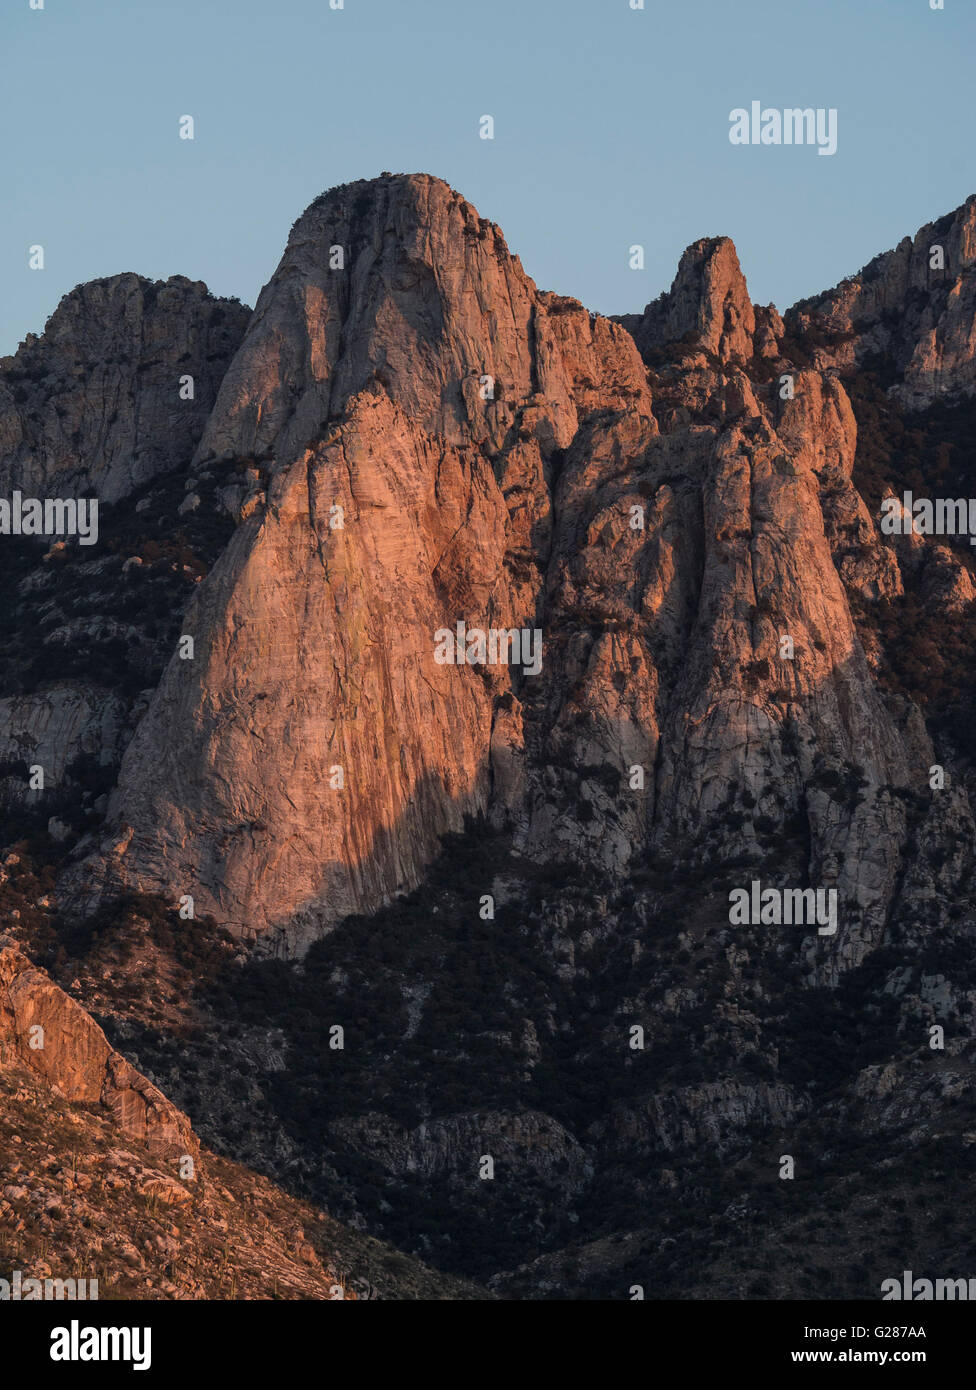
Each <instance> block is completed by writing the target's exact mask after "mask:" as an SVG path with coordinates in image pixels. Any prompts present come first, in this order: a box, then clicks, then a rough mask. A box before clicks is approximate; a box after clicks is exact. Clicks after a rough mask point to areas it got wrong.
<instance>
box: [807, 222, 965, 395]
mask: <svg viewBox="0 0 976 1390" xmlns="http://www.w3.org/2000/svg"><path fill="white" fill-rule="evenodd" d="M974 265H976V197H972V198H967V200H966V202H965V203H963V205H962V207H960V208H957V209H956V211H955V212H954V213H950V214H949V215H948V216H946V217H941V218H939V219H938V221H936V222H930V223H928V224H927V225H926V226H924V227H922V228H921V230H920V231H918V232H917V233H916V234H915V236H914V237H905V238H904V239H903V240H902V241H900V242H899V243H898V246H897V247H896V248H895V249H894V251H888V252H886V253H885V254H883V255H881V256H876V257H875V258H874V260H873V261H871V262H869V264H868V265H866V266H865V267H864V269H863V270H862V271H861V272H860V273H859V274H858V275H855V276H853V277H852V278H851V279H849V280H844V281H842V283H841V284H840V285H838V286H837V287H836V288H835V289H833V290H828V291H827V292H826V293H825V294H822V295H818V296H817V297H816V298H814V299H808V300H804V301H802V302H801V303H799V304H797V305H795V306H794V307H793V309H792V310H790V313H789V314H788V315H787V326H788V330H789V331H790V332H792V333H794V334H796V335H798V336H801V337H802V336H804V335H810V331H811V329H812V330H814V332H815V334H816V335H817V336H820V335H823V334H826V335H829V336H831V337H833V338H834V339H835V340H836V341H834V342H833V343H832V344H831V345H830V346H827V347H823V348H820V350H819V351H818V352H817V354H816V357H817V365H818V366H821V365H823V366H846V367H850V366H854V365H863V364H864V363H865V362H870V361H871V359H872V358H878V357H881V358H887V359H889V362H890V365H891V367H892V369H893V372H894V375H895V376H896V378H897V385H896V394H897V396H898V398H899V399H900V400H901V401H902V402H903V403H904V404H905V405H906V406H908V407H910V408H913V409H919V408H922V407H924V406H928V405H931V404H932V403H933V402H935V401H946V400H948V401H952V400H957V399H959V398H960V397H965V396H972V395H973V393H974V392H976V336H974V335H976V329H974V321H976V277H974V275H973V266H974Z"/></svg>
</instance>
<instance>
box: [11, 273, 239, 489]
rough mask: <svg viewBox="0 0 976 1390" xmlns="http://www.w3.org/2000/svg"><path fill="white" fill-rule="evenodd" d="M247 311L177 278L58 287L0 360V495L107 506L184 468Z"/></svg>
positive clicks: (119, 278) (121, 278)
mask: <svg viewBox="0 0 976 1390" xmlns="http://www.w3.org/2000/svg"><path fill="white" fill-rule="evenodd" d="M248 318H249V311H248V310H247V309H246V308H245V307H244V306H243V305H242V304H239V303H238V302H237V301H236V300H229V299H216V298H214V296H212V295H211V294H210V293H209V292H208V290H207V287H206V285H204V284H202V283H201V282H200V281H194V280H187V279H186V278H185V277H184V276H182V275H173V276H171V277H170V278H169V279H168V280H166V281H158V280H157V281H152V280H147V279H145V278H144V277H143V276H141V275H132V274H123V275H113V276H110V277H109V278H107V279H104V280H91V281H89V282H88V283H87V284H84V285H79V286H78V287H77V289H74V290H72V291H71V293H70V294H66V295H65V296H64V298H63V299H62V300H61V303H60V304H59V305H58V307H57V309H56V310H55V311H54V313H53V314H52V315H51V317H50V319H49V320H48V323H47V327H46V328H45V330H44V332H43V334H41V335H40V336H39V337H36V336H34V335H33V334H32V335H29V336H28V338H27V340H26V341H25V342H24V343H22V344H21V346H20V348H19V349H18V350H17V352H16V353H15V354H14V356H12V357H7V358H4V359H3V360H2V361H0V494H2V495H4V496H9V493H10V492H11V491H12V490H13V489H15V488H19V489H21V490H22V491H23V492H24V493H25V495H26V496H29V497H73V496H78V495H94V496H96V497H98V499H99V500H100V501H102V502H116V501H118V499H119V498H120V497H123V496H125V495H126V494H127V493H129V492H132V491H133V490H134V489H135V488H137V487H139V486H141V485H142V484H143V483H146V482H147V481H149V479H150V478H153V477H155V476H157V475H159V474H161V473H166V472H169V471H171V470H172V469H174V468H177V467H180V466H185V465H186V463H187V462H188V461H189V459H190V458H191V457H192V454H193V451H194V449H195V447H196V445H197V441H198V440H199V438H200V434H201V431H202V429H203V426H204V424H205V422H206V420H207V417H208V415H209V413H210V410H211V407H212V406H213V403H214V397H215V396H216V393H217V388H218V386H219V385H220V382H221V380H222V379H223V376H224V373H225V371H226V370H227V364H228V363H229V361H230V359H231V357H232V356H233V354H234V352H235V351H236V350H237V348H238V346H239V344H240V341H241V338H242V337H243V334H244V329H245V327H246V325H247V321H248ZM185 377H192V378H193V395H192V398H186V397H187V390H186V389H182V390H181V387H182V386H183V383H182V382H181V378H185Z"/></svg>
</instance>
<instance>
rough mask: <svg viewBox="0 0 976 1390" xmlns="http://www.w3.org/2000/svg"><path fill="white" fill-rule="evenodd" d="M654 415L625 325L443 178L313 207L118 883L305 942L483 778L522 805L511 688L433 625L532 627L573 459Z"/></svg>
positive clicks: (641, 432) (127, 791)
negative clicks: (237, 488)
mask: <svg viewBox="0 0 976 1390" xmlns="http://www.w3.org/2000/svg"><path fill="white" fill-rule="evenodd" d="M331 248H341V250H342V252H343V255H344V258H345V269H343V270H341V271H340V270H332V269H330V257H332V256H333V255H334V252H333V250H332V249H331ZM597 421H599V424H598V423H597ZM654 429H655V426H654V422H653V416H652V413H651V408H650V397H649V393H648V390H647V385H646V381H645V374H644V371H643V367H642V364H641V362H640V358H639V356H638V354H637V352H636V350H635V347H634V344H633V341H632V340H631V338H630V337H629V336H628V335H627V334H626V333H625V332H624V331H623V330H622V329H621V328H619V327H617V326H615V325H613V324H610V323H608V322H606V321H605V320H600V319H593V318H592V317H591V316H590V315H588V314H587V313H586V312H585V311H584V310H583V309H582V308H581V307H580V306H579V305H577V304H576V303H575V302H573V301H566V300H559V299H557V298H556V297H555V296H552V295H540V294H539V293H538V292H537V291H536V289H535V287H534V286H533V284H532V282H531V281H530V280H528V279H527V277H526V276H525V275H524V273H523V271H522V270H521V267H520V265H519V263H518V261H517V260H516V259H513V258H512V257H511V256H510V255H509V253H508V251H507V249H506V247H505V244H504V241H503V239H502V237H501V234H500V233H499V232H498V231H497V229H495V228H493V227H491V225H490V224H488V223H486V222H484V221H483V220H482V219H479V218H478V217H477V215H476V214H475V212H474V210H473V209H472V208H471V207H470V206H469V205H468V204H467V203H465V202H464V200H463V199H461V198H460V197H458V195H456V194H455V193H453V192H452V191H451V190H450V189H448V188H447V186H446V185H444V184H442V183H440V182H439V181H437V180H433V179H427V178H423V177H411V178H401V179H396V180H392V181H390V182H389V183H380V184H378V185H375V186H367V185H352V186H350V187H349V188H347V189H343V190H338V191H337V192H335V193H333V194H330V195H327V197H326V198H325V199H323V200H320V201H319V202H317V203H316V204H313V206H312V207H311V208H310V210H309V211H308V213H306V215H305V216H304V217H303V218H302V219H301V220H300V221H299V222H298V224H296V227H295V229H294V231H293V233H292V237H291V239H290V242H289V246H288V249H287V251H286V253H285V256H284V259H283V261H282V264H281V266H280V267H279V269H278V271H277V273H276V275H275V277H274V278H273V280H272V281H271V283H270V284H269V286H268V287H267V288H266V289H265V290H264V291H263V293H262V295H261V297H260V300H259V302H258V305H257V307H256V309H255V313H254V318H253V321H252V324H251V327H250V329H249V331H248V333H247V336H246V338H245V342H244V344H243V345H242V347H241V350H240V352H239V353H238V355H237V357H236V359H235V361H234V363H233V364H232V366H231V368H230V370H229V372H228V375H227V378H226V380H225V382H224V385H223V387H222V388H221V392H220V396H219V399H218V402H217V405H216V408H215V410H214V413H213V416H212V418H211V420H210V423H209V424H208V427H207V430H206V432H205V434H204V437H203V439H202V440H201V443H200V447H199V450H198V455H197V461H196V465H195V466H199V467H202V468H206V467H208V466H212V464H213V463H214V461H216V462H217V463H218V464H219V462H220V461H221V460H222V459H225V458H227V457H231V458H233V459H237V460H240V459H257V460H260V461H261V462H262V464H263V466H264V467H265V469H266V472H267V483H266V496H265V497H264V498H261V499H260V500H259V501H258V505H257V506H256V509H255V510H253V511H252V513H251V515H249V516H248V517H247V518H246V519H245V520H244V521H243V523H242V525H241V526H240V527H239V529H238V531H237V532H236V534H235V536H234V539H233V541H232V543H231V545H230V546H229V548H228V550H227V552H226V553H225V554H224V556H223V557H222V558H221V561H220V563H219V564H218V566H217V568H216V570H215V571H214V573H213V575H212V576H211V578H210V579H209V580H208V582H207V583H206V584H205V585H204V586H203V587H202V588H201V591H200V593H199V596H198V598H197V601H196V602H195V603H194V604H193V606H192V607H191V609H190V611H189V612H188V614H187V617H186V621H185V624H184V628H185V631H186V632H188V633H190V634H192V635H194V636H195V639H196V644H197V647H196V657H195V659H194V660H193V661H192V662H190V661H183V660H180V659H179V658H178V657H176V658H174V660H173V661H172V662H171V664H170V666H169V669H168V671H167V673H166V676H165V677H164V680H163V682H162V684H161V686H160V689H159V691H158V693H157V695H156V697H155V699H154V701H153V704H152V707H151V709H150V712H149V714H148V716H147V718H146V720H145V721H144V722H143V723H142V725H141V726H140V728H139V731H138V733H137V735H136V738H135V740H134V741H133V743H132V745H131V747H130V749H129V751H128V754H127V756H126V761H125V767H124V770H123V772H122V775H121V777H120V781H119V786H118V791H117V794H116V796H115V797H114V798H113V803H112V809H111V813H110V814H111V815H112V817H113V818H116V819H117V820H118V822H119V824H120V827H122V828H121V830H120V844H121V845H122V848H121V852H120V859H121V863H120V868H121V871H122V872H123V874H124V875H125V877H126V879H127V880H128V881H130V882H133V883H136V884H138V885H139V886H141V887H144V888H145V887H152V888H155V889H159V890H160V891H164V892H165V891H173V890H174V889H175V887H176V885H177V884H178V883H179V884H181V885H184V886H185V891H188V892H190V891H192V892H194V894H195V897H196V899H197V902H198V903H199V904H200V905H201V907H202V909H203V910H205V911H208V912H211V911H212V912H214V913H215V914H216V915H218V917H219V918H220V919H221V920H224V921H226V922H228V923H230V924H232V925H233V926H234V927H236V928H237V929H241V928H243V927H245V926H250V927H254V928H256V929H258V930H259V931H260V930H263V929H265V928H266V927H268V926H269V925H278V924H286V923H288V924H289V926H290V928H291V927H292V925H293V924H292V920H291V919H293V918H294V917H295V914H296V913H303V912H304V911H305V909H309V912H310V913H311V914H312V915H313V916H314V917H315V918H316V920H315V921H313V922H312V923H311V925H310V926H309V927H308V928H307V931H309V932H313V933H314V932H315V931H318V930H320V929H321V926H322V925H323V924H327V923H328V921H330V920H335V919H336V917H337V916H341V915H342V914H344V913H346V912H349V911H353V910H357V909H360V908H369V907H370V906H372V905H374V904H375V903H377V902H379V901H382V900H383V899H384V898H386V897H388V896H389V895H390V894H392V893H393V892H395V891H397V890H399V889H402V888H405V887H412V886H413V885H414V884H415V883H416V881H417V879H418V876H419V874H420V871H421V869H422V867H423V865H424V864H425V863H426V862H427V861H428V860H429V859H430V858H431V857H432V855H433V853H434V851H435V849H436V846H437V843H438V837H439V836H440V835H441V834H442V833H443V832H445V831H448V830H458V829H460V828H461V825H462V823H463V817H464V815H465V814H468V813H479V812H483V811H485V810H486V809H487V808H488V806H489V802H490V799H491V792H492V787H493V783H494V781H495V778H496V770H497V780H498V782H499V788H501V787H502V785H503V784H506V785H507V792H503V794H502V796H501V797H500V798H499V800H500V801H501V803H502V805H504V801H505V797H506V795H507V796H508V797H509V798H511V799H513V800H515V801H516V802H518V801H519V799H520V794H521V789H522V788H521V783H522V779H521V777H520V771H519V767H518V761H519V758H520V756H521V754H522V735H521V728H520V726H521V717H520V703H519V699H518V696H517V695H516V694H515V693H514V692H513V688H512V682H513V672H512V670H511V669H510V668H507V667H495V668H481V669H471V668H458V667H454V666H444V665H440V664H438V663H437V662H435V660H434V633H435V631H437V630H438V629H440V628H443V627H450V628H451V629H454V627H455V625H456V624H457V623H458V622H461V621H463V622H465V623H467V624H468V626H471V627H482V628H487V627H494V628H512V627H518V628H522V627H528V628H534V627H535V626H537V625H538V623H539V621H540V608H541V607H542V606H543V591H544V587H545V572H546V568H547V565H548V563H549V559H550V554H551V551H552V549H553V546H554V544H555V543H556V542H554V539H553V515H554V510H553V495H554V492H555V489H556V475H557V472H558V468H559V466H560V460H561V459H562V457H563V455H567V456H572V449H573V445H574V441H579V447H581V448H586V449H588V450H590V451H591V454H592V451H593V450H599V451H600V453H601V455H603V456H605V457H609V456H611V455H612V454H613V453H615V452H616V453H619V454H629V453H631V452H632V451H633V450H634V448H637V447H639V446H640V441H642V440H644V439H647V438H650V437H652V435H653V433H654ZM588 466H589V467H590V469H591V470H593V471H595V463H590V464H589V465H588ZM574 471H575V465H574ZM588 486H591V484H588ZM340 523H341V524H340ZM570 524H571V525H572V524H575V523H572V522H571V523H570ZM547 655H548V654H547ZM548 659H551V657H548ZM516 679H517V674H516ZM339 768H341V770H342V771H341V774H339V773H338V772H337V771H336V769H339ZM340 776H341V780H342V783H343V785H342V786H341V787H340V786H339V785H338V780H339V778H340ZM160 828H162V835H160V833H159V831H160ZM130 830H131V836H130ZM306 915H308V914H306ZM305 930H306V928H304V927H303V926H302V925H301V923H300V922H299V924H298V925H297V926H296V927H295V932H296V933H297V934H298V935H299V936H300V935H301V934H302V933H303V932H304V931H305Z"/></svg>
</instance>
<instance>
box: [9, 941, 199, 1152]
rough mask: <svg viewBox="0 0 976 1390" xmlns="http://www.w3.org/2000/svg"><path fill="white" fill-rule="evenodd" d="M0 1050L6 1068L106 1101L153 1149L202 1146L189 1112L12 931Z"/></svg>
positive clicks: (84, 1098) (80, 1097) (66, 1094)
mask: <svg viewBox="0 0 976 1390" xmlns="http://www.w3.org/2000/svg"><path fill="white" fill-rule="evenodd" d="M0 1049H2V1053H3V1065H4V1067H5V1068H10V1067H18V1066H19V1067H21V1068H24V1067H26V1068H29V1069H30V1070H31V1071H32V1072H34V1073H36V1075H37V1076H38V1077H39V1078H41V1079H43V1081H44V1082H46V1084H47V1085H48V1086H50V1087H51V1088H52V1089H53V1090H54V1091H55V1093H56V1094H57V1095H59V1096H61V1097H63V1099H64V1100H66V1101H71V1102H77V1101H81V1102H87V1103H88V1104H90V1105H101V1106H103V1107H104V1108H105V1109H106V1110H107V1111H108V1112H109V1114H110V1115H111V1116H112V1119H113V1121H114V1123H115V1124H116V1126H117V1127H118V1129H119V1131H120V1132H121V1133H122V1134H123V1135H125V1136H127V1137H128V1138H130V1139H133V1140H137V1141H141V1142H143V1143H144V1144H145V1145H146V1147H147V1148H148V1149H149V1150H150V1152H164V1153H165V1152H169V1151H176V1152H178V1153H180V1154H188V1155H190V1156H191V1157H192V1156H193V1155H194V1154H195V1153H197V1152H198V1150H199V1148H200V1144H199V1141H198V1140H197V1138H196V1136H195V1135H194V1133H193V1131H192V1129H191V1128H190V1122H189V1120H188V1119H187V1118H186V1116H185V1115H182V1114H180V1112H179V1111H178V1110H177V1109H176V1106H175V1105H171V1104H170V1102H169V1101H168V1100H167V1099H166V1097H165V1096H164V1095H162V1094H161V1092H160V1091H159V1090H157V1088H156V1087H155V1086H153V1085H152V1083H151V1082H149V1081H147V1080H146V1078H145V1077H144V1076H140V1074H139V1073H138V1072H137V1071H136V1070H135V1068H134V1067H132V1066H130V1065H129V1063H128V1062H127V1061H126V1060H125V1058H124V1057H122V1056H120V1055H119V1053H117V1052H116V1051H115V1050H114V1049H113V1048H112V1047H110V1046H109V1043H108V1039H107V1038H106V1037H105V1034H104V1033H103V1032H102V1030H101V1028H99V1026H98V1024H97V1023H95V1021H94V1020H93V1019H92V1018H91V1017H90V1016H89V1015H88V1014H87V1013H86V1012H85V1010H84V1009H83V1008H82V1007H81V1005H80V1004H78V1003H76V1002H75V1000H74V999H72V998H71V997H70V996H69V995H67V994H65V992H64V991H63V990H62V989H60V988H59V987H58V986H57V985H56V984H54V982H53V981H52V980H50V979H49V978H48V976H47V975H46V974H45V972H44V971H43V970H39V969H37V968H36V967H35V966H33V965H32V964H31V962H30V961H29V960H28V958H27V957H26V956H25V955H23V954H22V953H21V952H20V951H19V950H17V948H16V946H15V945H14V943H13V942H12V941H10V940H9V939H8V938H3V940H0Z"/></svg>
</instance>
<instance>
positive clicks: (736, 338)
mask: <svg viewBox="0 0 976 1390" xmlns="http://www.w3.org/2000/svg"><path fill="white" fill-rule="evenodd" d="M628 327H630V328H631V331H632V332H633V334H634V338H635V340H636V342H637V346H638V347H639V348H640V350H641V352H648V351H653V350H654V349H656V348H661V347H665V346H666V345H667V344H668V343H674V342H677V341H678V340H679V339H681V338H686V339H689V340H691V339H694V340H697V343H698V345H699V346H700V348H701V350H702V351H704V352H709V353H712V354H714V355H715V356H716V357H718V358H719V360H720V361H722V362H728V361H730V360H731V359H746V358H749V357H751V356H752V351H753V346H752V335H753V333H754V331H755V327H756V316H755V311H754V309H753V306H752V301H751V299H750V298H749V290H748V288H747V287H746V279H745V276H744V275H743V273H742V268H741V266H740V265H739V257H738V255H737V254H736V249H735V245H734V243H733V242H732V241H731V239H730V238H729V237H702V238H701V239H700V240H698V241H695V242H692V244H691V245H690V246H689V247H688V248H687V249H686V250H685V252H684V254H683V255H682V257H681V260H680V262H679V263H678V273H677V275H676V276H675V277H674V281H673V283H672V285H671V288H670V290H668V291H667V292H666V293H665V294H662V295H660V296H659V297H658V298H657V299H656V300H654V301H653V302H652V303H651V304H648V305H647V307H646V308H645V310H644V313H643V315H641V316H636V315H635V316H632V317H631V318H630V320H629V321H628Z"/></svg>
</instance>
